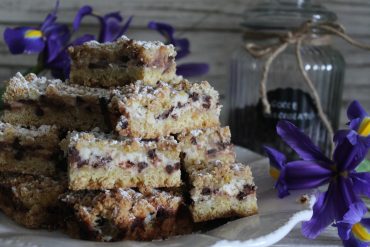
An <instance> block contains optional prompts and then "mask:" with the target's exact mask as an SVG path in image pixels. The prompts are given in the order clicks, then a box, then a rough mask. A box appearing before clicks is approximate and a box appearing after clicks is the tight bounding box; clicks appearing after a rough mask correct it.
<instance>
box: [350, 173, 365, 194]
mask: <svg viewBox="0 0 370 247" xmlns="http://www.w3.org/2000/svg"><path fill="white" fill-rule="evenodd" d="M350 176H351V178H352V181H353V189H354V191H355V192H356V193H357V194H360V195H365V196H368V197H370V173H369V172H353V173H351V174H350Z"/></svg>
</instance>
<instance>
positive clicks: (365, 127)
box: [357, 117, 370, 137]
mask: <svg viewBox="0 0 370 247" xmlns="http://www.w3.org/2000/svg"><path fill="white" fill-rule="evenodd" d="M357 132H358V134H359V135H361V136H365V137H366V136H368V135H369V134H370V118H369V117H365V118H363V119H362V121H361V124H360V127H359V128H358V130H357Z"/></svg>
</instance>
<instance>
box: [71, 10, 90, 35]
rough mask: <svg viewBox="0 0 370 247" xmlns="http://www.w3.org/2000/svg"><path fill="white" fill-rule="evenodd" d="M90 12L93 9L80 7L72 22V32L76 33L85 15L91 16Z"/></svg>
mask: <svg viewBox="0 0 370 247" xmlns="http://www.w3.org/2000/svg"><path fill="white" fill-rule="evenodd" d="M92 11H93V9H92V7H91V6H89V5H85V6H82V7H81V8H80V9H79V10H78V12H77V14H76V16H75V18H74V20H73V30H74V31H76V30H77V29H78V28H79V27H80V24H81V21H82V19H83V18H84V17H85V16H86V15H92Z"/></svg>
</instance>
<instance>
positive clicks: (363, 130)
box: [335, 100, 370, 145]
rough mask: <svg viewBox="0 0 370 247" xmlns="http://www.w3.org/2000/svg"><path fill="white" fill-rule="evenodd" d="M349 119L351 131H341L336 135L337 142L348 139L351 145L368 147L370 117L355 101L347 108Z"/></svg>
mask: <svg viewBox="0 0 370 247" xmlns="http://www.w3.org/2000/svg"><path fill="white" fill-rule="evenodd" d="M347 116H348V119H349V123H348V126H349V128H350V129H349V130H339V131H337V133H336V140H335V141H336V142H341V141H342V140H343V139H348V140H350V141H351V143H359V145H366V142H367V137H368V136H369V135H370V116H369V115H368V114H367V112H366V111H365V109H364V108H363V107H362V106H361V104H360V103H359V102H358V101H357V100H355V101H353V102H352V103H351V104H350V105H349V106H348V108H347Z"/></svg>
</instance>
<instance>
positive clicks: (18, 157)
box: [14, 150, 24, 160]
mask: <svg viewBox="0 0 370 247" xmlns="http://www.w3.org/2000/svg"><path fill="white" fill-rule="evenodd" d="M23 157H24V151H23V150H17V151H16V152H15V154H14V159H16V160H21V159H23Z"/></svg>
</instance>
